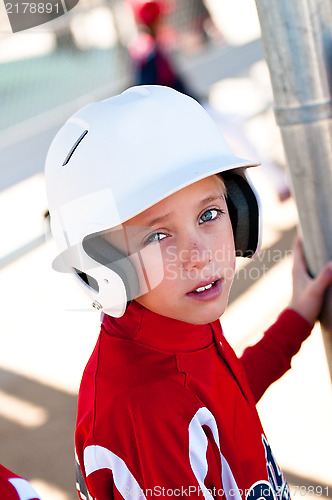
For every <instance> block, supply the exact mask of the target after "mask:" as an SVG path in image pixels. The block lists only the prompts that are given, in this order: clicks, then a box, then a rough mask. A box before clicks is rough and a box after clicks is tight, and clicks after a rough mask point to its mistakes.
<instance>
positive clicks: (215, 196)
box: [144, 193, 225, 227]
mask: <svg viewBox="0 0 332 500" xmlns="http://www.w3.org/2000/svg"><path fill="white" fill-rule="evenodd" d="M224 199H225V195H224V194H223V193H212V194H211V195H210V196H208V197H207V198H204V199H203V200H200V201H199V202H198V203H197V208H198V209H200V208H201V207H203V206H204V205H206V204H207V203H212V202H214V201H217V200H224ZM172 213H173V212H168V213H166V214H164V215H160V216H159V217H155V218H153V219H150V220H147V221H145V224H144V225H145V227H151V226H154V225H158V224H160V223H161V222H164V220H165V219H168V218H169V216H170V215H172Z"/></svg>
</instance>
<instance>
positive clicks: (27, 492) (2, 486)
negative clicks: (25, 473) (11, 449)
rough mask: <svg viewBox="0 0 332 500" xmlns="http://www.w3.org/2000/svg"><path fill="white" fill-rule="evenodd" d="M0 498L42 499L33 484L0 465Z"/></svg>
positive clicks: (14, 499) (12, 499)
mask: <svg viewBox="0 0 332 500" xmlns="http://www.w3.org/2000/svg"><path fill="white" fill-rule="evenodd" d="M0 498H1V499H4V500H40V496H39V495H38V493H37V492H36V491H35V489H34V488H33V487H32V486H31V484H30V483H29V482H28V481H27V480H26V479H23V478H22V477H20V476H18V475H17V474H14V473H13V472H11V471H10V470H8V469H6V468H5V467H3V465H0Z"/></svg>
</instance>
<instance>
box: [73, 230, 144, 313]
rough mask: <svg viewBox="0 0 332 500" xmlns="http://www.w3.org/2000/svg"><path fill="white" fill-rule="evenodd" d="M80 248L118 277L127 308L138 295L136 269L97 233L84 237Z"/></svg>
mask: <svg viewBox="0 0 332 500" xmlns="http://www.w3.org/2000/svg"><path fill="white" fill-rule="evenodd" d="M82 246H83V248H84V250H85V251H86V253H87V254H88V255H89V256H90V257H91V258H92V259H94V260H95V261H97V262H99V263H100V264H101V265H102V266H106V267H108V268H109V269H111V270H112V271H114V272H115V273H117V274H118V275H119V276H120V278H121V279H122V281H123V284H124V286H125V289H126V295H127V306H128V305H129V303H130V301H131V300H133V299H134V298H135V297H137V296H138V295H139V289H140V288H139V280H138V276H137V273H136V269H135V267H134V265H133V264H132V262H131V261H130V260H129V258H128V257H127V256H125V255H124V254H123V253H121V252H120V251H119V250H117V249H116V248H115V247H114V246H112V245H111V244H110V243H108V241H106V240H105V238H103V237H102V235H101V234H98V233H97V234H92V235H89V236H86V237H85V238H84V240H83V243H82Z"/></svg>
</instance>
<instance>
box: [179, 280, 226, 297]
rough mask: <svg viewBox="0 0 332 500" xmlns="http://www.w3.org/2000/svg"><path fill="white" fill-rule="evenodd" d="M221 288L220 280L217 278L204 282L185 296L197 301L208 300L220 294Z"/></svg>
mask: <svg viewBox="0 0 332 500" xmlns="http://www.w3.org/2000/svg"><path fill="white" fill-rule="evenodd" d="M221 288H222V280H221V279H220V278H219V279H216V280H214V281H208V282H207V281H205V282H204V283H200V284H199V286H198V287H197V288H195V289H194V290H192V291H191V292H188V293H186V295H187V296H188V297H193V298H197V299H205V300H210V299H212V298H215V297H216V296H218V295H219V294H220V292H221Z"/></svg>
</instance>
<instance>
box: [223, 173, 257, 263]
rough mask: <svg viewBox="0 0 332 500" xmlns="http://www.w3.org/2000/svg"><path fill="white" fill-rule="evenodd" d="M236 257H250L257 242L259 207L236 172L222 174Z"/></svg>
mask: <svg viewBox="0 0 332 500" xmlns="http://www.w3.org/2000/svg"><path fill="white" fill-rule="evenodd" d="M222 178H223V181H224V183H225V186H226V192H227V195H226V202H227V207H228V212H229V216H230V219H231V223H232V227H233V234H234V242H235V251H236V256H237V257H252V256H253V255H254V253H255V252H256V250H257V248H258V244H259V207H258V202H257V198H256V195H255V193H254V192H253V190H252V189H251V187H250V185H249V184H248V182H247V181H246V180H245V179H244V178H243V177H242V176H241V175H238V174H234V173H231V172H226V173H223V174H222Z"/></svg>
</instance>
